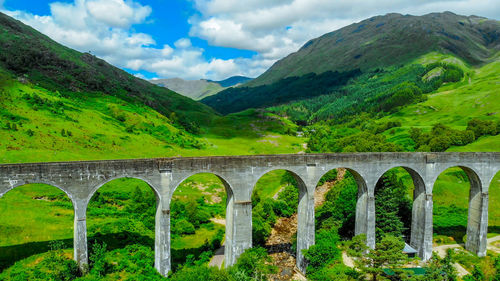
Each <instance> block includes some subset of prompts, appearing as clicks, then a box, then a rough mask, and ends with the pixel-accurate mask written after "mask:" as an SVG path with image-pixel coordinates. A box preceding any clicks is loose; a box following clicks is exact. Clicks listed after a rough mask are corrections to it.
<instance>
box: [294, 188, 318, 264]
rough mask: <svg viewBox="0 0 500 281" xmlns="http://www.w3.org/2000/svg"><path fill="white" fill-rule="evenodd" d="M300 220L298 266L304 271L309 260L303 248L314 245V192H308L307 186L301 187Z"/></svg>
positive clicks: (298, 226)
mask: <svg viewBox="0 0 500 281" xmlns="http://www.w3.org/2000/svg"><path fill="white" fill-rule="evenodd" d="M297 213H298V222H297V259H296V264H297V268H298V269H299V270H300V271H301V272H302V273H305V272H306V268H307V261H306V259H305V258H304V254H303V253H302V250H306V249H309V247H310V246H312V245H314V239H315V237H314V234H315V233H314V230H315V229H314V228H315V227H314V222H315V217H314V193H313V192H311V193H309V192H307V189H306V188H305V186H304V187H303V188H299V206H298V210H297Z"/></svg>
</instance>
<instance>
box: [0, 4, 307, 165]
mask: <svg viewBox="0 0 500 281" xmlns="http://www.w3.org/2000/svg"><path fill="white" fill-rule="evenodd" d="M295 128H296V125H294V124H293V123H291V122H289V121H288V120H285V119H284V118H281V117H279V116H276V115H274V114H271V113H265V112H262V111H256V110H249V111H246V112H242V113H238V114H234V115H231V116H228V117H221V116H219V115H217V114H216V113H215V112H214V111H213V110H212V109H211V108H210V107H208V106H206V105H204V104H201V103H198V102H196V101H193V100H192V99H189V98H187V97H184V96H182V95H179V94H177V93H175V92H173V91H171V90H168V89H166V88H164V87H160V86H157V85H153V84H151V83H149V82H147V81H145V80H142V79H139V78H136V77H134V76H132V75H130V74H128V73H126V72H124V71H122V70H120V69H118V68H116V67H114V66H112V65H110V64H108V63H107V62H105V61H104V60H101V59H99V58H96V57H95V56H93V55H90V54H85V53H80V52H77V51H75V50H72V49H70V48H67V47H65V46H62V45H60V44H58V43H56V42H54V41H53V40H51V39H50V38H48V37H47V36H45V35H43V34H41V33H39V32H38V31H36V30H34V29H33V28H31V27H29V26H26V25H24V24H22V23H21V22H19V21H17V20H14V19H12V18H10V17H8V16H6V15H4V14H0V139H1V140H2V141H1V142H0V162H2V163H13V162H33V161H41V160H44V161H69V160H91V159H117V158H144V157H166V156H178V155H183V156H184V155H185V156H195V155H230V154H233V155H234V154H259V153H271V152H273V151H276V152H277V153H279V152H281V153H285V152H298V151H300V150H303V148H302V143H303V140H302V139H298V138H296V137H294V136H292V135H290V134H289V135H285V134H284V133H285V132H286V131H294V130H296V129H295Z"/></svg>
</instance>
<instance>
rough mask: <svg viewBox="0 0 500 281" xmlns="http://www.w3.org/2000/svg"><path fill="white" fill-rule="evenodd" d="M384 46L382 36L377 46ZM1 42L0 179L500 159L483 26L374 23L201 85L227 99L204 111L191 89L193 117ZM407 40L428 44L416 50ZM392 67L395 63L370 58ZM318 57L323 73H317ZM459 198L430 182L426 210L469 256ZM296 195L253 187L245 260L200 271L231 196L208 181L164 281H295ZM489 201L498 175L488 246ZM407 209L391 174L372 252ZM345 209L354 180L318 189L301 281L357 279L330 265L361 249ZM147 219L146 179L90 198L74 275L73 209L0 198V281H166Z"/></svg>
mask: <svg viewBox="0 0 500 281" xmlns="http://www.w3.org/2000/svg"><path fill="white" fill-rule="evenodd" d="M428 21H429V22H430V21H435V22H434V23H435V24H437V25H438V26H441V27H442V28H443V29H447V30H448V33H446V34H445V33H443V32H441V31H436V30H434V26H432V28H431V27H429V28H431V29H432V30H433V31H432V32H429V34H431V35H428V34H427V35H421V34H420V33H419V32H420V31H419V29H418V28H417V29H412V32H409V33H408V34H406V35H405V36H408V38H407V39H408V41H409V42H404V44H399V41H398V40H402V39H401V38H399V37H398V36H400V35H401V31H400V30H399V29H397V30H399V31H398V32H395V30H396V27H395V26H397V25H404V24H408V22H410V23H411V24H413V25H411V26H412V27H414V26H417V27H420V28H424V27H428V26H427V24H428V23H427V22H428ZM457 26H458V27H457ZM378 29H383V30H384V31H383V32H381V33H380V35H378V36H376V37H374V36H372V34H375V33H374V30H378ZM397 30H396V31H397ZM0 33H1V34H2V37H1V38H0V51H1V54H0V140H1V142H0V163H1V164H7V163H30V162H57V161H76V160H105V159H131V158H161V157H190V156H224V155H258V154H285V153H286V154H298V153H329V152H338V153H342V152H386V151H387V152H389V151H407V152H414V151H426V152H428V151H432V152H445V151H448V152H452V151H453V152H498V151H500V104H499V101H500V91H499V88H500V52H499V51H500V47H499V46H500V43H499V39H498V38H500V37H498V34H500V28H499V23H498V21H494V20H488V19H484V18H480V17H475V16H472V17H464V16H458V15H454V14H449V13H438V14H430V15H426V16H423V17H422V18H420V17H413V16H412V17H409V16H402V15H396V14H389V15H386V16H379V17H374V18H370V19H367V20H365V21H363V22H361V23H357V24H353V25H350V26H348V27H346V28H344V29H341V30H339V31H335V32H333V33H329V34H325V35H324V36H322V37H319V38H316V39H312V40H311V41H309V43H306V44H305V45H304V46H303V47H302V48H301V49H300V50H298V51H297V52H296V53H293V54H290V55H289V56H287V57H286V58H284V59H283V60H280V61H278V62H277V63H275V64H274V65H273V66H272V67H271V68H270V69H269V70H268V71H267V72H265V73H264V74H263V75H261V76H260V77H257V78H256V79H254V80H251V81H248V82H246V79H244V80H242V81H243V84H239V83H240V82H242V81H240V80H237V81H236V80H235V81H236V82H237V83H234V84H232V83H233V82H234V81H229V82H227V81H226V82H227V83H229V84H227V83H225V82H224V81H217V82H214V81H206V82H207V83H219V84H218V85H219V86H220V87H221V88H226V87H231V88H228V89H225V90H222V89H221V88H219V87H218V86H216V87H215V88H217V89H216V90H217V91H212V92H210V94H209V96H208V97H207V95H203V96H200V95H199V92H200V91H199V89H197V92H196V93H195V95H196V96H192V98H193V99H195V100H197V99H201V102H196V101H194V100H192V99H190V98H187V97H184V96H182V95H179V94H178V93H175V92H174V91H172V90H173V89H171V90H168V89H165V88H164V87H159V86H155V85H152V84H150V83H148V82H147V81H145V80H142V79H139V78H136V77H133V76H132V75H130V74H128V73H126V72H124V71H122V70H120V69H117V68H115V67H113V66H111V65H109V64H107V63H106V62H105V61H103V60H101V59H98V58H97V57H95V56H92V55H90V54H87V53H79V52H77V51H74V50H71V49H69V48H66V47H64V46H62V45H59V44H57V43H55V42H54V41H52V40H51V39H49V38H48V37H46V36H44V35H42V34H41V33H38V32H37V31H36V30H34V29H31V28H30V27H28V26H26V25H24V24H21V23H20V22H17V21H15V20H13V19H11V18H9V17H8V16H6V15H3V14H0ZM455 33H456V34H458V35H456V36H460V38H462V37H463V38H466V39H467V40H462V41H460V40H459V41H460V42H459V43H457V42H455V41H453V40H456V39H453V38H454V36H448V35H449V34H455ZM447 34H448V35H447ZM485 34H486V35H485ZM483 35H484V36H483ZM405 38H406V37H405ZM415 38H423V39H425V40H423V41H422V42H421V44H420V45H412V43H414V42H413V41H415V40H416V39H415ZM27 41H29V42H31V43H30V44H28V45H26V44H24V42H27ZM360 42H363V44H360ZM464 42H466V43H464ZM470 42H476V43H475V44H473V45H470V44H469V43H470ZM426 43H429V44H426ZM431 43H432V44H431ZM328 44H333V46H334V47H332V48H327V47H325V46H328ZM353 45H356V46H361V47H359V48H353V51H352V52H351V53H349V55H348V56H347V55H346V56H340V55H336V54H339V53H342V52H344V51H345V49H346V48H348V47H349V46H353ZM424 45H425V48H424V47H423V46H424ZM409 46H411V47H409ZM450 46H456V48H451V47H450ZM387 50H396V51H394V52H393V53H391V52H387V56H386V55H385V53H384V55H383V56H381V53H382V52H386V51H387ZM357 55H360V56H359V57H357ZM377 56H379V59H375V57H377ZM324 57H328V58H329V59H328V60H327V62H328V63H326V62H322V63H320V62H319V60H322V59H323V58H324ZM356 57H357V58H356ZM294 65H301V66H303V67H296V68H294ZM110 77H111V78H110ZM157 82H159V81H157ZM155 83H156V82H155ZM203 86H204V87H205V86H206V85H205V84H204V85H203ZM212 86H213V85H212ZM205 90H206V88H203V89H202V90H201V91H202V92H203V91H205ZM219 90H221V91H220V92H219ZM215 92H217V93H215ZM212 94H213V95H212ZM188 96H189V95H188ZM470 186H471V185H470V179H469V178H468V177H467V176H466V174H465V173H464V171H463V170H462V169H460V168H459V167H453V168H450V169H448V170H446V171H444V172H443V173H441V175H440V176H439V177H438V180H437V181H436V183H435V185H434V187H433V196H432V200H433V204H434V206H433V218H432V219H433V229H434V230H433V244H434V246H439V245H455V244H457V243H458V244H460V243H464V242H465V241H466V239H467V238H466V236H465V233H466V227H467V215H468V209H469V202H468V199H467V198H468V197H469V190H470ZM298 189H299V186H298V183H297V181H296V179H295V178H294V176H293V174H292V173H290V172H289V171H285V170H275V171H271V172H269V173H267V174H265V175H264V176H263V177H262V178H261V179H260V180H259V181H258V183H257V185H256V186H255V188H254V191H253V194H252V227H253V229H252V238H253V245H254V246H255V248H254V249H252V250H251V251H249V252H248V253H247V252H245V254H246V256H243V257H242V258H241V262H240V263H238V264H237V265H235V266H234V267H233V268H232V269H228V270H224V269H217V268H215V267H214V268H210V269H209V268H207V264H208V263H209V262H210V260H211V258H212V257H213V255H214V254H215V252H216V251H217V250H218V249H219V248H221V246H222V245H223V243H224V240H225V233H224V232H225V228H224V225H223V224H221V223H220V222H223V221H224V218H225V210H226V198H227V196H226V192H225V188H224V185H223V183H222V182H221V181H220V179H219V178H218V177H217V176H215V175H212V174H197V175H194V176H192V177H190V178H188V179H186V180H185V181H184V182H183V183H182V184H181V186H180V187H179V188H178V189H177V190H176V191H175V192H174V195H173V203H172V206H171V226H172V227H171V230H172V236H171V239H172V264H173V266H172V269H173V272H172V273H171V275H170V277H169V278H170V279H171V280H199V279H196V278H206V280H209V279H210V278H215V277H214V276H226V277H227V278H226V277H224V278H226V279H220V280H236V279H234V276H243V277H241V278H242V279H237V280H253V279H251V278H254V277H255V276H257V275H259V276H264V277H263V278H266V276H272V278H278V279H279V280H290V278H292V277H291V276H293V275H294V273H293V272H294V268H293V265H294V263H295V257H294V255H295V252H294V251H295V247H296V245H295V243H296V241H295V239H296V238H295V234H296V233H295V232H296V229H295V228H294V222H293V221H294V220H296V217H297V205H298V200H299V199H298V196H299V191H298ZM499 189H500V173H497V175H496V176H495V178H494V179H493V181H492V184H491V186H490V187H489V190H490V191H489V200H490V201H489V202H490V203H489V204H490V205H489V217H488V225H489V228H488V237H497V236H498V235H499V234H500V208H498V206H499V205H500V192H498V191H499ZM413 193H414V186H413V181H412V178H411V175H410V174H409V173H408V172H407V171H406V170H404V169H403V168H401V167H399V168H395V169H393V170H390V171H388V172H386V174H384V176H383V179H381V180H380V181H379V183H378V184H377V189H376V194H375V200H376V209H377V216H378V217H377V235H378V238H377V239H378V240H377V241H378V242H380V241H381V240H382V236H383V235H382V233H392V234H393V235H394V236H395V237H409V233H410V228H411V208H412V204H411V203H412V202H413V201H412V200H413V198H414V195H413ZM357 194H358V186H357V184H356V182H355V180H354V176H353V175H352V174H351V173H350V172H348V171H346V170H345V169H338V170H332V171H331V172H329V173H328V174H327V175H325V176H324V178H323V179H322V180H320V182H319V183H318V184H317V188H316V193H315V199H316V202H317V204H316V206H315V210H316V221H315V225H316V245H315V246H313V247H311V249H310V250H309V251H307V253H306V257H307V258H308V260H309V261H310V263H309V267H308V268H307V275H306V276H307V278H308V279H309V280H325V278H326V279H328V280H330V279H331V280H356V279H357V280H359V278H362V277H360V274H359V270H354V269H351V268H349V267H346V266H345V265H344V264H343V263H342V252H345V253H349V255H351V256H352V255H353V250H352V248H349V247H354V246H352V244H350V243H355V242H356V241H357V240H356V238H355V237H354V238H353V236H354V216H355V209H356V200H357ZM391 198H396V199H391ZM155 205H156V199H155V196H154V193H153V192H152V190H151V188H150V187H149V186H148V184H147V183H145V182H143V181H141V180H137V179H131V178H123V179H117V180H114V181H112V182H110V183H108V184H106V185H105V186H103V187H102V188H100V189H99V191H98V192H97V193H96V194H95V195H94V197H93V198H92V200H91V203H90V205H89V210H88V212H87V227H88V237H89V247H90V248H89V251H90V268H89V273H88V274H87V275H82V274H81V273H79V272H78V269H77V268H76V264H73V263H72V261H71V258H72V255H73V253H72V250H71V248H72V238H73V219H74V210H73V207H72V205H71V202H70V201H69V199H68V198H67V197H66V195H65V194H64V192H62V191H60V190H59V189H57V188H56V187H53V186H47V185H42V184H30V185H25V186H22V187H19V188H16V189H14V190H12V191H9V192H8V193H7V194H6V195H5V196H3V197H2V198H0V214H2V215H1V216H0V279H2V280H30V279H33V280H34V279H35V278H39V279H42V280H43V279H55V280H165V279H164V277H162V276H161V275H160V274H159V273H158V272H156V270H155V269H154V267H153V264H154V253H153V249H154V231H155V229H154V218H155V212H156V208H155ZM396 209H397V210H399V212H391V211H390V210H396ZM3 214H8V215H3ZM384 223H385V224H384ZM349 241H351V242H349ZM352 241H354V242H352ZM276 244H279V245H276ZM450 247H451V246H450ZM492 247H493V246H492ZM354 248H355V247H354ZM490 249H492V248H491V247H490ZM354 252H355V251H354ZM354 254H355V253H354ZM448 257H449V258H450V259H451V258H453V260H454V262H456V263H458V264H459V265H460V266H462V267H463V268H465V269H466V270H467V272H469V273H471V274H472V273H473V272H474V270H481V272H482V273H483V274H484V275H485V276H487V277H488V278H491V279H485V280H494V279H493V278H496V277H494V276H497V275H495V274H499V272H500V269H498V264H500V263H499V262H498V261H500V258H499V257H498V252H497V251H494V250H489V251H488V253H487V256H486V257H484V258H479V257H477V256H474V255H471V254H470V253H469V252H466V251H463V250H456V251H452V252H450V254H448ZM444 260H446V258H445V259H444ZM432 262H435V264H436V265H440V266H442V263H444V261H443V260H436V261H432ZM432 266H434V265H429V268H431V267H432ZM495 266H497V268H496V269H495ZM431 269H432V268H431ZM58 274H59V275H58ZM238 274H239V275H238ZM447 274H448V273H447ZM200 276H205V277H200ZM190 278H191V279H190ZM207 278H208V279H207ZM221 278H222V277H221ZM231 278H233V279H231ZM244 278H247V279H244ZM334 278H338V279H334ZM463 280H466V279H463ZM467 280H476V279H467Z"/></svg>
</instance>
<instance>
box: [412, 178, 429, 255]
mask: <svg viewBox="0 0 500 281" xmlns="http://www.w3.org/2000/svg"><path fill="white" fill-rule="evenodd" d="M417 190H418V189H417V187H415V195H414V198H415V199H414V200H413V208H412V219H411V236H410V246H412V247H413V248H414V249H415V250H417V252H418V256H419V257H420V258H421V259H422V260H424V261H426V260H428V259H430V258H431V257H432V234H433V232H432V231H433V228H432V210H433V202H432V194H426V193H425V190H419V191H418V192H417Z"/></svg>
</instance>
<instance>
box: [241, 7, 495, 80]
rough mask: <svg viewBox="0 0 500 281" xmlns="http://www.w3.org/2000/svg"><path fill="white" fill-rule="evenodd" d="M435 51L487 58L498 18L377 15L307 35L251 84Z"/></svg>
mask: <svg viewBox="0 0 500 281" xmlns="http://www.w3.org/2000/svg"><path fill="white" fill-rule="evenodd" d="M432 51H437V52H441V53H449V54H453V55H456V56H457V57H459V58H462V59H464V60H465V61H466V62H468V63H470V64H472V65H477V64H482V63H484V62H487V61H488V59H489V58H490V57H491V56H492V55H494V54H495V53H496V52H498V51H500V23H499V21H496V20H490V19H487V18H485V17H479V16H461V15H456V14H454V13H452V12H443V13H430V14H427V15H423V16H413V15H402V14H399V13H389V14H386V15H383V16H374V17H371V18H368V19H365V20H363V21H360V22H357V23H353V24H351V25H348V26H346V27H343V28H341V29H338V30H335V31H332V32H329V33H326V34H324V35H322V36H320V37H318V38H314V39H311V40H309V41H308V42H307V43H305V44H304V45H303V46H302V47H301V48H300V49H299V50H298V51H297V52H294V53H292V54H290V55H288V56H286V57H285V58H283V59H281V60H279V61H277V62H276V63H275V64H274V65H273V66H272V67H271V68H270V69H268V70H267V71H266V72H265V73H263V74H262V75H261V76H259V77H257V78H255V79H254V80H252V81H251V82H249V83H248V84H247V85H248V86H251V87H254V86H259V85H265V84H270V83H273V82H276V81H278V80H279V79H283V78H287V77H293V76H302V75H305V74H307V73H317V74H320V73H323V72H325V71H349V70H352V69H356V68H360V69H362V70H364V69H373V68H379V67H387V66H390V65H394V64H401V63H406V62H408V61H410V60H413V59H415V58H417V57H418V56H421V55H424V54H426V53H429V52H432Z"/></svg>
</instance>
